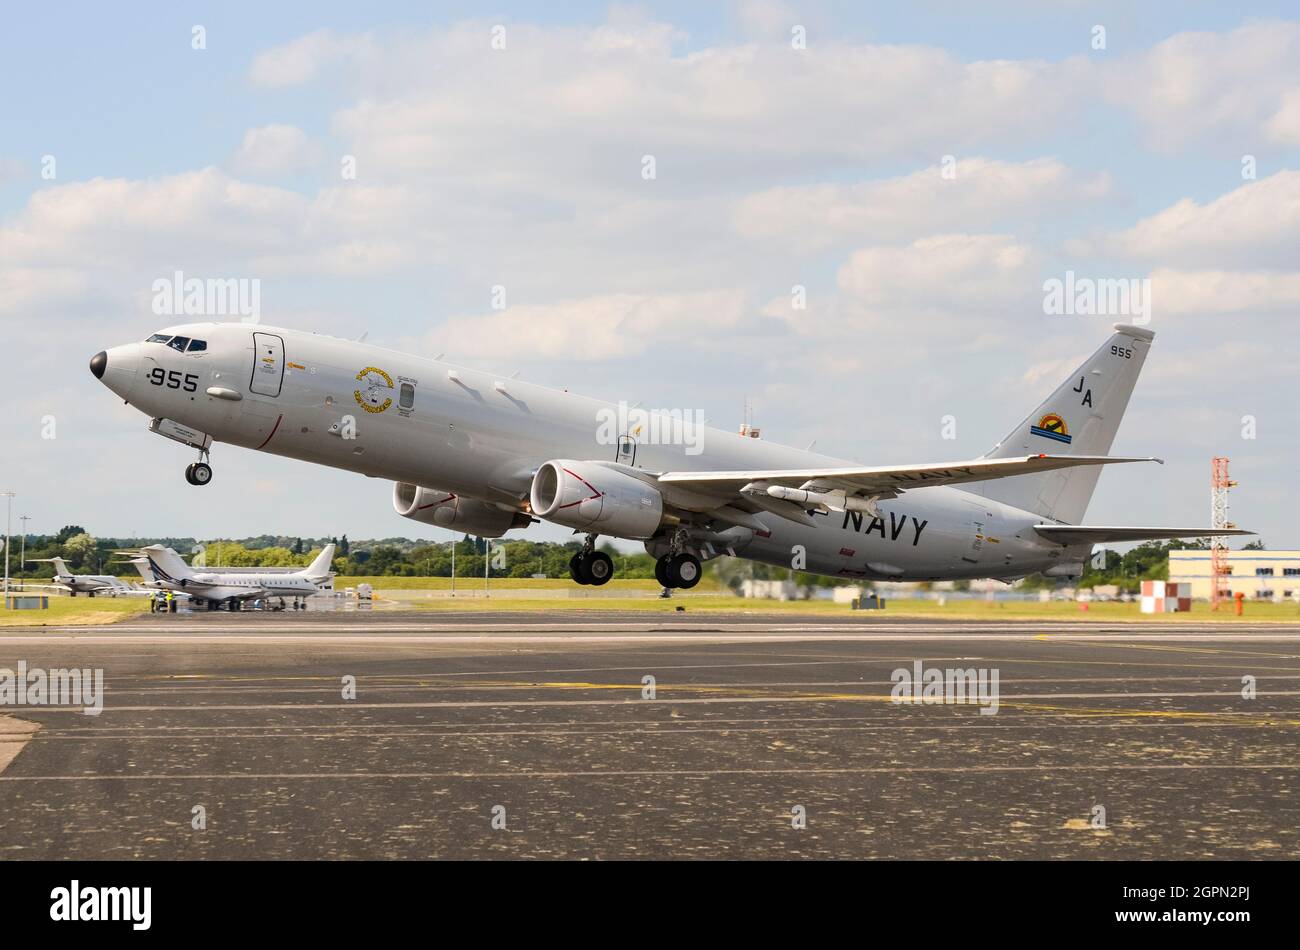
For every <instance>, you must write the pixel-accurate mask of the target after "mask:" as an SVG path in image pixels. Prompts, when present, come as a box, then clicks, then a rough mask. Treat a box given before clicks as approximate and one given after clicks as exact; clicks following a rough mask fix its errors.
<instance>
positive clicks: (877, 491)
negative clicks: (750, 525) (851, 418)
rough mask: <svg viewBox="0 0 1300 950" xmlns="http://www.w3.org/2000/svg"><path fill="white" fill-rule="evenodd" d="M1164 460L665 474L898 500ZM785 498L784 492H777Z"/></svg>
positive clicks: (1057, 459) (735, 486)
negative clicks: (927, 491)
mask: <svg viewBox="0 0 1300 950" xmlns="http://www.w3.org/2000/svg"><path fill="white" fill-rule="evenodd" d="M1160 461H1161V460H1160V459H1157V458H1151V457H1144V458H1127V457H1119V456H1109V455H1024V456H1014V457H1011V458H999V459H988V458H981V459H973V460H971V461H968V462H946V463H943V464H938V465H880V466H874V467H854V468H810V469H776V470H772V471H753V472H665V473H663V474H661V475H660V476H659V481H661V482H672V483H679V484H683V485H686V486H691V487H699V488H719V489H730V490H732V491H735V492H740V490H741V489H743V488H746V487H747V486H750V485H751V483H756V484H757V485H758V486H762V487H765V488H766V487H771V486H776V487H778V488H803V489H807V490H811V491H816V492H844V493H846V494H853V495H862V496H866V497H870V496H885V497H892V496H894V495H897V494H898V493H899V492H903V491H907V490H908V489H912V488H928V487H929V486H931V485H960V484H962V483H964V482H983V481H988V480H989V479H992V478H1010V477H1012V476H1014V475H1031V474H1035V473H1038V472H1047V471H1051V470H1053V469H1058V468H1071V467H1073V466H1075V465H1110V464H1115V463H1120V462H1160ZM771 494H773V495H774V496H775V497H782V496H781V495H780V494H778V493H771Z"/></svg>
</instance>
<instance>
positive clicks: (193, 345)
mask: <svg viewBox="0 0 1300 950" xmlns="http://www.w3.org/2000/svg"><path fill="white" fill-rule="evenodd" d="M207 348H208V341H207V340H190V348H189V349H188V350H186V351H185V352H186V353H202V352H203V351H204V350H206V349H207Z"/></svg>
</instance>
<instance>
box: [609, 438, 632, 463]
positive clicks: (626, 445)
mask: <svg viewBox="0 0 1300 950" xmlns="http://www.w3.org/2000/svg"><path fill="white" fill-rule="evenodd" d="M614 461H615V462H619V463H621V464H623V465H635V464H636V439H634V438H632V436H630V435H628V434H627V433H626V432H625V433H623V434H622V435H620V436H619V437H618V446H617V448H615V450H614Z"/></svg>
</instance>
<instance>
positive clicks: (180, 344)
mask: <svg viewBox="0 0 1300 950" xmlns="http://www.w3.org/2000/svg"><path fill="white" fill-rule="evenodd" d="M189 342H190V338H189V337H187V336H174V337H172V341H171V342H170V343H168V344H167V345H168V346H170V347H171V348H172V349H173V350H176V352H178V353H184V352H185V346H186V344H188V343H189Z"/></svg>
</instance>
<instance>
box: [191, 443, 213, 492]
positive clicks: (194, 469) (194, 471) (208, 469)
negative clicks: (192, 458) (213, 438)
mask: <svg viewBox="0 0 1300 950" xmlns="http://www.w3.org/2000/svg"><path fill="white" fill-rule="evenodd" d="M185 480H186V481H187V482H189V483H190V484H191V485H198V486H200V487H202V486H203V485H206V484H207V483H208V482H210V481H212V466H211V465H209V464H208V453H207V452H206V451H203V452H200V453H199V460H198V461H197V462H191V463H190V464H189V465H188V466H186V468H185Z"/></svg>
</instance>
